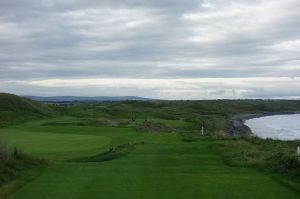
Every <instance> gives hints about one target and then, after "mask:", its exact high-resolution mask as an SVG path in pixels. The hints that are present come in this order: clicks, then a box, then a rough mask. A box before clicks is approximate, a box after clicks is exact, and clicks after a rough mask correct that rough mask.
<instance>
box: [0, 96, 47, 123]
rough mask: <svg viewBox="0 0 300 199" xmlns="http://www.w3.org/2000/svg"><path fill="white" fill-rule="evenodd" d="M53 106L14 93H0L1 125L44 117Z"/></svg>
mask: <svg viewBox="0 0 300 199" xmlns="http://www.w3.org/2000/svg"><path fill="white" fill-rule="evenodd" d="M50 113H52V110H51V108H49V107H48V106H47V105H44V104H41V103H39V102H36V101H33V100H30V99H27V98H23V97H19V96H16V95H13V94H8V93H0V126H5V125H9V124H12V123H16V122H20V121H26V120H29V119H34V118H39V117H44V116H47V115H49V114H50Z"/></svg>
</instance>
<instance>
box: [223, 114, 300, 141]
mask: <svg viewBox="0 0 300 199" xmlns="http://www.w3.org/2000/svg"><path fill="white" fill-rule="evenodd" d="M292 114H300V111H277V112H262V113H252V114H241V115H236V116H234V117H232V119H231V120H230V124H229V128H228V129H227V130H226V131H225V132H226V133H227V134H229V135H233V136H242V135H253V133H252V131H251V129H250V128H249V127H248V126H247V125H245V121H246V120H249V119H254V118H259V117H266V116H273V115H292Z"/></svg>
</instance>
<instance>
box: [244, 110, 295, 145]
mask: <svg viewBox="0 0 300 199" xmlns="http://www.w3.org/2000/svg"><path fill="white" fill-rule="evenodd" d="M245 125H247V126H248V127H249V128H250V129H251V131H252V133H253V134H254V135H256V136H257V137H260V138H264V139H265V138H271V139H276V140H300V114H291V115H273V116H265V117H258V118H254V119H249V120H246V122H245Z"/></svg>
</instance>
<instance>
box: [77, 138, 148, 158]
mask: <svg viewBox="0 0 300 199" xmlns="http://www.w3.org/2000/svg"><path fill="white" fill-rule="evenodd" d="M143 144H145V142H136V143H126V144H121V145H118V146H116V147H110V148H109V149H108V150H107V151H105V152H103V153H101V154H98V155H95V156H91V157H88V158H83V159H78V160H75V162H104V161H109V160H113V159H116V158H120V157H122V156H124V155H126V154H128V153H130V152H131V151H132V150H134V149H135V147H136V146H138V145H143Z"/></svg>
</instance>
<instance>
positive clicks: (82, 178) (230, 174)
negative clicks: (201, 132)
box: [0, 118, 300, 199]
mask: <svg viewBox="0 0 300 199" xmlns="http://www.w3.org/2000/svg"><path fill="white" fill-rule="evenodd" d="M56 120H58V119H56ZM62 120H65V118H63V119H62ZM49 121H50V120H47V121H46V120H40V121H38V122H29V123H24V124H19V125H14V126H11V127H9V128H0V139H1V140H2V141H4V142H6V143H7V144H11V145H14V146H17V147H20V148H21V149H22V150H23V151H24V152H25V153H27V154H29V155H32V156H36V157H41V158H46V159H47V160H49V161H50V162H51V163H50V164H49V166H47V167H45V168H44V169H42V170H41V169H37V171H36V175H35V176H34V177H32V179H30V180H28V181H26V182H23V183H22V185H20V186H18V188H17V189H16V190H14V191H13V192H12V193H11V194H10V195H9V198H10V199H13V198H14V199H40V198H43V199H77V198H78V199H79V198H80V199H96V198H99V199H117V198H118V199H120V198H122V199H127V198H128V199H154V198H163V199H168V198H170V199H177V198H178V199H183V198H201V199H202V198H203V199H206V198H232V199H233V198H242V199H247V198H249V199H253V198H255V199H259V198H262V199H265V198H274V199H275V198H278V199H279V198H288V199H294V198H295V199H296V198H300V196H299V194H298V193H296V192H294V191H292V190H291V189H289V188H288V187H286V186H283V185H282V184H280V183H278V182H277V181H275V180H273V178H271V177H270V176H269V175H268V174H267V173H264V172H261V171H258V170H256V169H254V168H249V167H232V166H228V165H227V164H225V163H224V162H223V161H222V159H221V157H220V156H218V155H217V154H215V153H214V152H213V151H212V150H211V145H212V144H213V143H215V142H222V141H221V140H213V139H209V138H207V139H199V140H197V141H194V142H184V141H182V139H180V134H179V133H176V132H175V133H147V132H140V131H138V130H135V129H133V128H129V127H118V128H114V127H91V126H72V125H67V126H66V125H65V126H63V125H61V126H60V125H55V126H47V125H43V124H44V123H46V122H49ZM134 143H142V144H134ZM122 144H131V145H132V147H131V149H130V150H129V151H128V152H127V153H125V154H123V155H121V156H118V157H117V158H113V159H110V160H107V161H99V162H97V161H78V160H80V159H84V158H88V157H91V156H95V155H97V154H101V153H103V152H105V151H107V150H109V148H111V147H116V146H118V145H122ZM33 172H34V171H33Z"/></svg>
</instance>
